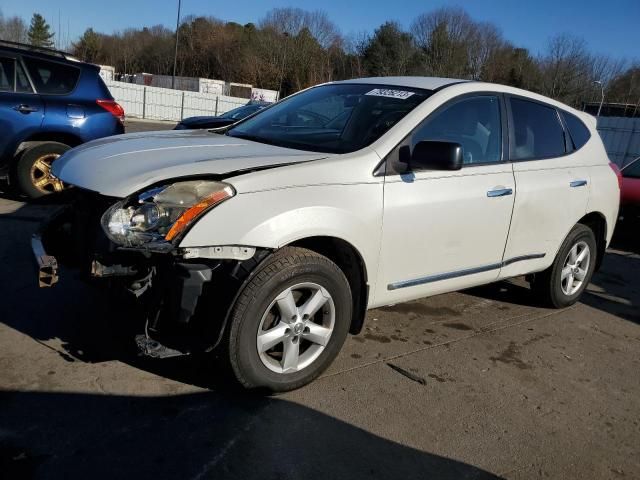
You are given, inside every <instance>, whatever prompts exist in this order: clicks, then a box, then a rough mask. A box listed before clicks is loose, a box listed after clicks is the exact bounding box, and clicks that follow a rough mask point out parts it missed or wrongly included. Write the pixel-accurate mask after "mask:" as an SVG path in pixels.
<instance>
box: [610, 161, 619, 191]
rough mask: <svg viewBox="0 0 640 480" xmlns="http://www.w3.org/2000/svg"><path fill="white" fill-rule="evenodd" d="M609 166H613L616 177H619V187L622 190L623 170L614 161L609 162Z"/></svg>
mask: <svg viewBox="0 0 640 480" xmlns="http://www.w3.org/2000/svg"><path fill="white" fill-rule="evenodd" d="M609 166H610V167H611V170H613V173H615V174H616V177H617V178H618V188H619V189H620V190H622V172H621V171H620V169H619V168H618V165H616V164H615V163H613V162H609Z"/></svg>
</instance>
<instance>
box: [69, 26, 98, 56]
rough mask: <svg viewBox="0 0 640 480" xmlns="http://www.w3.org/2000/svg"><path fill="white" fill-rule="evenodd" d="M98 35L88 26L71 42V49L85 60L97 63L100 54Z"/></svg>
mask: <svg viewBox="0 0 640 480" xmlns="http://www.w3.org/2000/svg"><path fill="white" fill-rule="evenodd" d="M100 49H101V45H100V35H99V34H97V33H96V32H94V31H93V28H88V29H87V30H85V32H84V33H83V34H82V36H81V37H80V39H79V40H78V41H77V42H76V43H74V44H73V51H74V52H75V54H76V55H78V56H79V57H80V58H81V59H82V60H84V61H85V62H90V63H98V57H99V56H100Z"/></svg>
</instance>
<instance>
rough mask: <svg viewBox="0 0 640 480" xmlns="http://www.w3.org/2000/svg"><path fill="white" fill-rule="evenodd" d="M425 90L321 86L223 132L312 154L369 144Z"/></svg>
mask: <svg viewBox="0 0 640 480" xmlns="http://www.w3.org/2000/svg"><path fill="white" fill-rule="evenodd" d="M429 95H431V91H429V90H421V89H417V88H408V87H390V86H386V85H385V86H381V85H362V84H344V83H342V84H335V85H323V86H320V87H315V88H312V89H309V90H307V91H305V92H303V93H301V94H299V95H294V96H292V97H290V98H288V99H286V100H283V101H282V102H281V103H278V104H276V105H274V106H273V107H271V108H268V109H266V110H265V111H263V112H260V113H258V114H257V115H255V116H253V117H252V118H250V119H248V120H246V121H244V122H242V123H240V124H239V125H237V126H235V127H233V128H231V129H230V130H229V131H228V132H227V135H229V136H232V137H239V138H246V139H248V140H254V141H256V142H262V143H268V144H272V145H279V146H283V147H289V148H296V149H300V150H309V151H314V152H329V153H349V152H354V151H356V150H360V149H361V148H364V147H366V146H367V145H370V144H371V143H373V142H374V141H376V140H377V139H378V138H380V137H381V136H382V135H383V134H384V133H385V132H387V131H388V130H389V129H390V128H391V127H393V126H394V125H395V124H396V123H398V121H400V119H402V118H403V117H404V116H405V115H406V114H407V113H409V112H410V111H411V110H413V109H414V108H415V107H416V106H417V105H419V104H420V103H421V102H423V101H424V100H425V99H426V98H427V97H428V96H429Z"/></svg>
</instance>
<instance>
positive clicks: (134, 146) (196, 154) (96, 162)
mask: <svg viewBox="0 0 640 480" xmlns="http://www.w3.org/2000/svg"><path fill="white" fill-rule="evenodd" d="M328 156H329V154H326V153H317V152H303V151H300V150H293V149H290V148H282V147H276V146H273V145H265V144H262V143H256V142H250V141H247V140H242V139H239V138H231V137H226V136H224V135H219V134H216V133H210V132H208V131H206V130H169V131H162V132H152V133H135V134H129V135H117V136H114V137H110V138H106V139H101V140H96V141H94V142H89V143H86V144H84V145H82V146H80V147H78V148H74V149H73V150H71V151H69V152H68V153H66V154H65V155H63V156H62V157H61V158H60V159H59V160H57V161H56V162H55V165H54V166H53V174H54V175H56V176H57V177H58V178H64V179H65V182H67V183H69V184H71V185H75V186H77V187H83V188H88V189H90V190H93V191H96V192H99V193H101V194H103V195H107V196H111V197H125V196H127V195H129V194H131V193H132V192H135V191H137V190H140V189H142V188H144V187H146V186H148V185H150V184H153V183H156V182H159V181H162V180H165V179H167V178H176V177H184V176H189V175H211V174H226V173H229V172H234V171H240V170H251V169H256V168H262V167H265V166H270V165H278V164H288V163H295V162H305V161H310V160H317V159H319V158H326V157H328Z"/></svg>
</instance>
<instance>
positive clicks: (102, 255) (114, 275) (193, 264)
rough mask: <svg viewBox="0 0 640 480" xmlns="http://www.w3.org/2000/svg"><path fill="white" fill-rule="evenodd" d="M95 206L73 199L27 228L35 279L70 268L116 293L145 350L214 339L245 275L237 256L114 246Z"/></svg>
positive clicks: (165, 352) (180, 348)
mask: <svg viewBox="0 0 640 480" xmlns="http://www.w3.org/2000/svg"><path fill="white" fill-rule="evenodd" d="M98 205H99V206H98V208H88V209H87V208H86V203H85V204H84V206H83V205H81V204H80V203H78V202H76V203H73V204H71V205H69V206H66V207H63V208H60V209H59V210H57V211H56V212H55V213H54V214H53V215H51V216H50V218H49V219H48V220H47V221H45V222H44V223H42V224H41V225H40V227H39V229H38V230H37V231H36V233H34V234H33V236H32V238H31V248H32V252H33V258H34V261H35V265H36V270H37V278H38V285H39V286H40V287H45V288H46V287H52V286H54V285H55V284H56V283H57V282H58V281H59V280H60V278H61V273H62V274H63V275H67V274H69V273H72V272H73V274H74V277H77V276H78V275H79V276H80V278H81V279H83V280H85V281H87V282H89V283H92V284H97V286H98V287H99V288H102V289H104V290H105V291H109V292H112V293H114V294H115V293H116V291H117V292H120V294H121V295H123V298H126V299H128V300H126V301H127V302H132V305H134V308H135V311H136V312H139V315H138V317H139V318H138V320H140V322H141V324H142V325H146V326H145V328H144V332H145V334H144V338H142V337H141V336H139V337H140V338H137V339H136V342H137V343H138V346H139V347H140V350H141V352H142V353H143V354H145V355H148V356H152V357H168V356H173V355H176V354H180V353H181V352H182V353H189V352H193V351H203V350H209V349H211V348H213V347H214V346H215V345H217V344H218V343H219V342H220V339H221V334H222V330H223V328H224V323H225V319H226V316H227V311H228V308H229V305H230V302H231V300H232V299H233V298H234V296H235V293H236V292H237V289H238V288H239V286H240V285H241V283H242V281H243V280H244V276H245V275H244V273H243V271H242V269H240V270H239V269H238V265H239V263H241V262H238V261H234V260H224V259H204V258H192V257H191V256H190V255H189V252H186V251H185V252H181V251H179V249H173V250H171V251H165V252H158V251H145V250H144V249H143V248H141V249H133V248H124V247H119V246H117V245H114V244H113V243H111V242H110V241H108V239H107V238H106V236H105V235H104V232H103V231H102V228H101V226H100V221H99V219H100V216H101V213H102V212H103V211H104V210H105V208H104V207H105V202H99V203H98ZM83 208H84V210H85V211H83ZM252 260H253V259H252ZM61 270H62V272H61ZM206 289H208V290H207V291H208V292H209V294H208V295H206V296H205V295H204V293H205V290H206ZM201 304H203V305H201ZM140 340H143V342H142V343H141V341H140Z"/></svg>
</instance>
